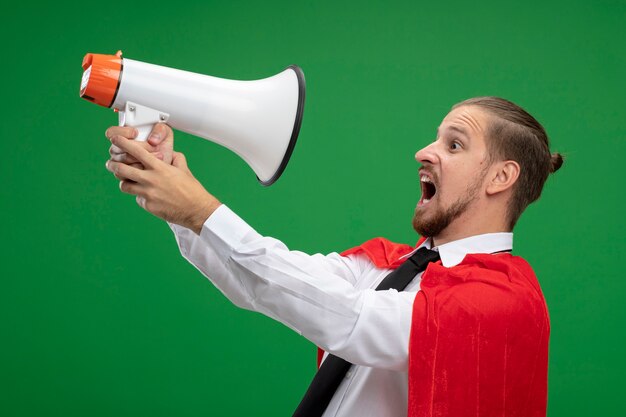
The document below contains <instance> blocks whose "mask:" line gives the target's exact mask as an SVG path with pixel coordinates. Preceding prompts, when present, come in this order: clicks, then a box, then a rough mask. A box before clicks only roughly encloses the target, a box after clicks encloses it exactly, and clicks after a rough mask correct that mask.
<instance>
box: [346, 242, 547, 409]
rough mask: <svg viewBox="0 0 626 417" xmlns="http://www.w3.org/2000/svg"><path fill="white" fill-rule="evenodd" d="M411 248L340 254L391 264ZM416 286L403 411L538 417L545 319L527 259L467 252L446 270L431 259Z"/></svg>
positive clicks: (383, 246)
mask: <svg viewBox="0 0 626 417" xmlns="http://www.w3.org/2000/svg"><path fill="white" fill-rule="evenodd" d="M422 241H423V240H420V242H418V246H419V244H420V243H421V242H422ZM414 249H415V248H414V247H411V246H409V245H398V244H394V243H392V242H389V241H388V240H386V239H382V238H376V239H373V240H370V241H368V242H366V243H364V244H363V245H361V246H359V247H357V248H353V249H350V250H348V251H346V252H344V253H342V255H345V256H347V255H349V254H357V253H363V254H365V255H366V256H368V257H369V258H370V260H371V261H372V262H373V263H374V264H375V265H376V266H377V267H379V268H397V267H398V266H399V265H400V264H401V263H402V262H403V260H404V259H399V258H400V257H401V256H403V255H406V254H408V253H410V252H411V251H413V250H414ZM420 286H421V290H420V291H418V292H417V295H416V298H415V302H414V304H413V318H412V323H411V337H410V341H409V369H408V373H409V403H408V410H409V412H408V416H409V417H444V416H446V417H458V416H481V417H484V416H524V417H537V416H545V415H546V403H547V388H548V387H547V385H548V338H549V334H550V321H549V317H548V310H547V307H546V303H545V300H544V298H543V294H542V292H541V288H540V287H539V283H538V282H537V278H536V277H535V274H534V272H533V270H532V269H531V267H530V266H529V265H528V263H527V262H526V261H524V260H523V259H522V258H520V257H517V256H512V255H511V254H508V253H501V254H494V255H490V254H474V255H467V256H466V257H465V259H464V260H463V261H462V262H461V263H460V264H459V265H457V266H455V267H452V268H445V267H443V266H442V265H441V262H437V263H433V264H430V265H429V266H428V268H426V271H424V273H423V274H422V280H421V284H420Z"/></svg>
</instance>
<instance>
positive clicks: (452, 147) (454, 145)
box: [450, 140, 462, 151]
mask: <svg viewBox="0 0 626 417" xmlns="http://www.w3.org/2000/svg"><path fill="white" fill-rule="evenodd" d="M461 148H462V146H461V144H460V143H459V142H458V141H456V140H453V141H452V142H450V150H451V151H458V150H460V149H461Z"/></svg>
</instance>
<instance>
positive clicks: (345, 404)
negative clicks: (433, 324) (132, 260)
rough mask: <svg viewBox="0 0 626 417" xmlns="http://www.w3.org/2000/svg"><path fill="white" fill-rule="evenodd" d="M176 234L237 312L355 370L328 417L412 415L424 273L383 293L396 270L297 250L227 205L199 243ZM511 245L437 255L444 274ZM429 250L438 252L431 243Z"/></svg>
mask: <svg viewBox="0 0 626 417" xmlns="http://www.w3.org/2000/svg"><path fill="white" fill-rule="evenodd" d="M170 226H171V227H172V230H173V231H174V233H175V236H176V241H177V242H178V246H179V248H180V251H181V253H182V255H183V256H184V257H185V259H187V260H188V261H189V262H191V263H192V264H193V265H194V266H195V267H196V268H197V269H198V270H200V272H202V274H204V275H205V276H206V277H207V278H208V279H209V280H210V281H211V282H212V283H213V284H214V285H215V286H216V287H217V288H218V289H219V290H220V291H221V292H222V293H223V294H224V295H225V296H226V297H228V299H230V300H231V301H232V302H233V303H234V304H235V305H237V306H239V307H241V308H245V309H248V310H253V311H258V312H260V313H263V314H265V315H267V316H269V317H271V318H273V319H275V320H278V321H280V322H281V323H283V324H285V325H286V326H288V327H289V328H291V329H293V330H294V331H296V332H297V333H299V334H301V335H302V336H304V337H305V338H307V339H308V340H310V341H311V342H313V343H315V344H316V345H317V346H319V347H321V348H322V349H324V350H325V351H326V352H330V353H333V354H334V355H336V356H339V357H341V358H343V359H345V360H347V361H349V362H351V363H353V364H355V366H353V367H352V368H351V369H350V371H349V372H348V373H347V375H346V377H345V379H344V380H343V382H342V383H341V384H340V386H339V388H338V389H337V392H336V393H335V395H334V397H333V399H332V400H331V402H330V404H329V406H328V408H327V409H326V412H325V413H324V416H325V417H347V416H351V417H354V416H359V417H367V416H377V417H384V416H389V417H391V416H405V415H406V413H407V390H408V374H407V363H408V347H409V334H410V329H411V315H412V306H413V300H414V299H415V293H416V291H418V290H419V285H420V276H421V274H418V275H417V276H416V278H415V279H414V280H413V281H412V282H411V283H410V284H409V285H408V286H407V287H406V289H405V291H402V292H398V291H396V290H387V291H375V290H374V289H375V288H376V286H377V285H378V284H379V283H380V282H381V281H382V280H383V278H384V277H385V276H386V275H387V274H389V273H390V272H391V270H389V269H380V268H377V267H375V266H374V265H373V264H372V263H371V262H370V261H369V259H368V258H367V257H366V256H364V255H351V256H348V257H343V256H340V255H339V254H337V253H331V254H329V255H321V254H315V255H307V254H305V253H302V252H298V251H292V250H289V249H288V248H287V247H286V246H285V244H283V243H282V242H280V241H278V240H276V239H274V238H271V237H265V236H261V235H260V234H259V233H257V232H256V231H255V230H254V229H253V228H252V227H250V226H249V225H248V224H247V223H246V222H244V221H243V220H242V219H241V218H239V217H238V216H237V215H236V214H235V213H233V212H232V211H231V210H230V209H229V208H228V207H226V206H225V205H222V206H220V207H219V208H218V209H217V210H216V211H215V212H214V213H213V214H212V215H211V216H210V217H209V218H208V219H207V221H206V222H205V223H204V225H203V227H202V230H201V232H200V235H199V236H198V235H196V234H195V233H194V232H192V231H191V230H189V229H186V228H184V227H181V226H177V225H170ZM512 244H513V235H512V234H511V233H490V234H484V235H478V236H472V237H469V238H466V239H461V240H457V241H455V242H450V243H447V244H445V245H440V246H439V247H437V248H433V249H435V250H438V251H439V254H440V256H441V262H442V264H443V266H445V267H452V266H455V265H457V264H459V263H460V262H461V261H462V260H463V258H464V257H465V255H466V254H468V253H493V252H498V251H504V250H511V249H512ZM422 246H426V247H428V248H430V246H431V243H430V239H428V240H426V241H425V242H424V243H423V244H422ZM408 256H410V255H407V257H408ZM303 394H304V393H303Z"/></svg>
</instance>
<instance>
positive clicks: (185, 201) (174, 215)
mask: <svg viewBox="0 0 626 417" xmlns="http://www.w3.org/2000/svg"><path fill="white" fill-rule="evenodd" d="M120 133H121V132H120ZM124 133H126V134H128V132H126V131H124ZM110 140H111V144H112V147H113V146H115V149H119V151H120V152H119V154H125V155H126V156H125V157H124V158H125V161H136V162H135V163H136V164H139V166H140V167H139V168H138V167H135V166H131V165H129V164H128V163H127V162H118V161H115V160H112V159H110V160H108V161H107V163H106V168H107V169H108V170H109V171H111V172H112V173H113V175H115V177H116V178H117V179H119V180H120V190H122V192H124V193H127V194H132V195H134V196H136V201H137V204H139V206H141V207H142V208H144V209H145V210H147V211H148V212H150V213H152V214H154V215H155V216H157V217H160V218H162V219H163V220H166V221H168V222H171V223H176V224H179V225H181V226H183V227H186V228H188V229H190V230H192V231H194V232H195V233H196V234H200V231H201V230H202V225H203V224H204V222H205V221H206V219H208V218H209V216H210V215H211V214H213V212H214V211H215V210H216V209H217V208H218V207H219V206H220V205H221V203H220V202H219V201H218V200H217V199H216V198H215V197H213V196H212V195H211V194H209V192H207V191H206V190H205V189H204V187H203V186H202V184H200V182H199V181H198V180H196V178H195V177H194V176H193V174H192V173H191V171H189V168H188V167H187V161H186V159H185V156H184V155H183V154H182V153H179V152H173V153H172V164H171V165H170V164H167V163H165V162H164V161H162V160H161V159H159V158H157V156H155V155H153V154H152V153H151V152H150V151H149V150H147V149H145V147H144V146H143V144H142V143H141V142H135V141H134V140H129V139H128V138H127V137H125V136H122V135H112V136H111V138H110ZM131 158H132V159H131Z"/></svg>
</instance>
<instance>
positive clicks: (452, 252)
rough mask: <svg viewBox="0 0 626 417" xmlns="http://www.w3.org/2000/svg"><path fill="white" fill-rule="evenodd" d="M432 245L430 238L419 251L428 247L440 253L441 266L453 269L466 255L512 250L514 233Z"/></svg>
mask: <svg viewBox="0 0 626 417" xmlns="http://www.w3.org/2000/svg"><path fill="white" fill-rule="evenodd" d="M432 244H433V240H432V238H428V239H426V240H425V241H424V242H422V244H421V245H420V246H419V247H418V248H417V249H419V248H421V247H426V248H428V249H432V250H436V251H438V252H439V256H440V257H441V264H442V265H443V266H445V267H446V268H451V267H453V266H456V265H458V264H460V263H461V261H462V260H463V258H465V255H467V254H469V253H494V252H502V251H510V250H512V249H513V233H508V232H500V233H485V234H482V235H476V236H470V237H466V238H464V239H459V240H455V241H452V242H448V243H445V244H443V245H439V246H437V247H434V248H433V247H432ZM411 254H412V253H411ZM411 254H409V255H407V256H410V255H411Z"/></svg>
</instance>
